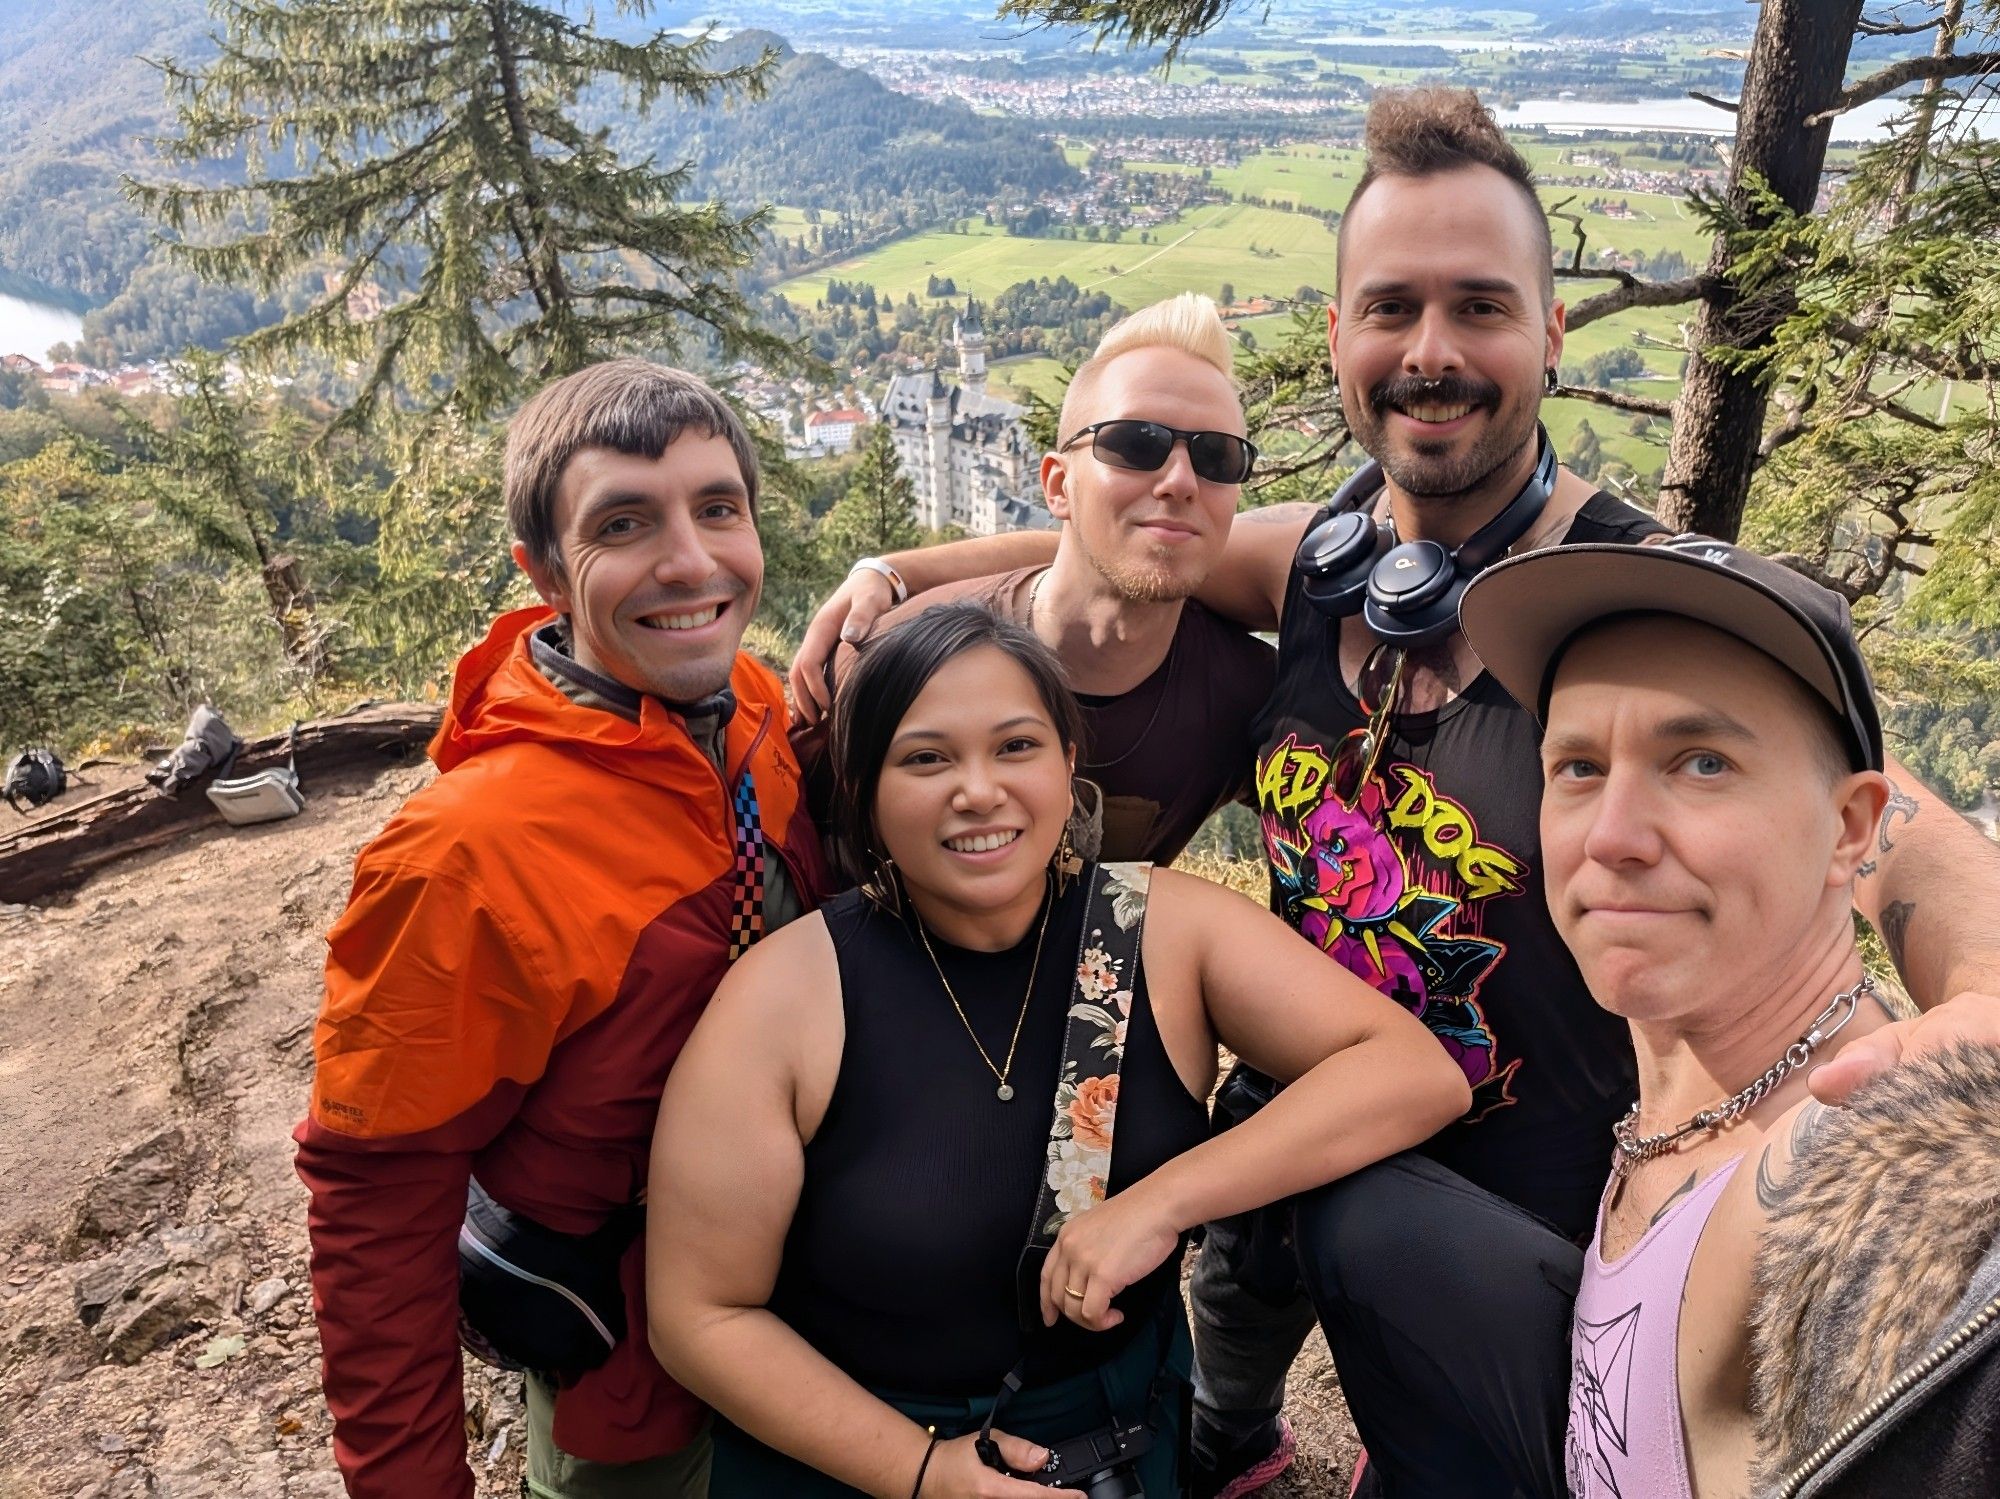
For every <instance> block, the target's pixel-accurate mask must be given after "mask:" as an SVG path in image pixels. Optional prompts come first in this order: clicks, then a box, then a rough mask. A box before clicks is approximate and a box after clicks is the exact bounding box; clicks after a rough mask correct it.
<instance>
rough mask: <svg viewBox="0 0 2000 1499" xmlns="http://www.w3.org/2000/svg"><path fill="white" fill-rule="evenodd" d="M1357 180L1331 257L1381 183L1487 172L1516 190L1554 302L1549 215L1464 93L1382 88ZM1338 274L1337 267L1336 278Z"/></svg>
mask: <svg viewBox="0 0 2000 1499" xmlns="http://www.w3.org/2000/svg"><path fill="white" fill-rule="evenodd" d="M1364 156H1365V160H1364V161H1363V164H1362V169H1361V180H1360V181H1359V182H1357V183H1355V184H1354V191H1353V193H1352V194H1351V195H1350V196H1349V197H1348V199H1347V208H1346V210H1345V211H1344V212H1343V213H1342V214H1341V230H1340V239H1339V246H1340V249H1339V250H1337V251H1336V255H1337V256H1338V254H1340V253H1341V251H1344V249H1345V246H1346V243H1347V215H1348V214H1351V213H1353V212H1354V205H1355V204H1356V203H1359V202H1360V201H1361V195H1362V194H1363V193H1365V192H1367V191H1368V189H1369V187H1370V186H1372V185H1373V184H1374V182H1375V179H1376V178H1378V177H1435V176H1437V175H1438V174H1440V173H1442V172H1456V171H1460V170H1462V169H1463V168H1465V167H1491V168H1492V169H1493V170H1494V171H1496V172H1498V173H1499V174H1500V175H1501V176H1502V177H1505V178H1506V179H1507V180H1508V181H1509V182H1511V183H1513V184H1514V185H1515V186H1516V187H1518V188H1519V189H1520V190H1521V196H1522V197H1523V198H1525V199H1526V200H1527V202H1528V207H1529V209H1530V211H1531V215H1532V217H1533V219H1534V224H1535V229H1536V234H1537V238H1538V239H1539V240H1540V243H1541V251H1542V303H1543V305H1544V306H1547V305H1548V304H1550V303H1552V302H1554V301H1555V297H1556V278H1555V269H1554V267H1555V240H1554V238H1553V237H1552V236H1551V235H1550V233H1549V215H1548V211H1547V210H1546V209H1544V208H1543V207H1542V200H1541V198H1540V196H1539V195H1538V194H1537V193H1536V192H1535V173H1534V170H1533V168H1531V167H1530V166H1529V165H1528V160H1527V158H1526V157H1524V156H1523V155H1522V154H1521V153H1520V152H1519V151H1516V150H1515V149H1514V147H1513V145H1512V143H1511V142H1509V141H1508V139H1507V137H1506V135H1505V134H1503V133H1502V131H1501V129H1500V125H1499V122H1498V121H1496V120H1495V119H1494V118H1493V111H1492V110H1490V109H1488V108H1487V107H1486V106H1485V105H1483V104H1481V103H1480V102H1479V95H1477V94H1475V93H1474V92H1473V91H1472V90H1471V89H1469V88H1442V87H1437V86H1431V87H1425V88H1394V89H1383V90H1381V91H1380V92H1378V93H1377V94H1376V95H1375V99H1374V102H1373V103H1371V104H1370V105H1369V106H1368V124H1367V127H1366V135H1365V139H1364ZM1338 274H1339V267H1338V263H1336V267H1335V275H1336V276H1337V275H1338Z"/></svg>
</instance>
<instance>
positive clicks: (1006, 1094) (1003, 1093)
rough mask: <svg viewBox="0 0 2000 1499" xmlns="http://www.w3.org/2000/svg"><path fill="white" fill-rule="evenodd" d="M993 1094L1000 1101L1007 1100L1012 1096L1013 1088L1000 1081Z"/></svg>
mask: <svg viewBox="0 0 2000 1499" xmlns="http://www.w3.org/2000/svg"><path fill="white" fill-rule="evenodd" d="M993 1096H994V1097H995V1098H997V1099H999V1100H1000V1101H1001V1102H1002V1103H1005V1102H1007V1100H1008V1099H1010V1098H1012V1097H1013V1096H1014V1090H1013V1088H1011V1087H1009V1086H1008V1085H1007V1084H1006V1083H1002V1084H1001V1085H1000V1087H999V1088H998V1090H997V1091H996V1092H995V1093H994V1095H993Z"/></svg>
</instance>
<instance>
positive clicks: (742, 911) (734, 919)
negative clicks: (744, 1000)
mask: <svg viewBox="0 0 2000 1499" xmlns="http://www.w3.org/2000/svg"><path fill="white" fill-rule="evenodd" d="M763 935H764V822H763V819H762V818H761V817H760V816H759V815H758V813H757V788H756V786H755V785H754V784H753V783H752V782H751V780H750V772H749V771H748V770H745V771H744V772H743V778H742V779H741V780H740V781H738V782H737V783H736V893H735V896H734V897H733V899H732V904H731V906H730V911H729V961H730V962H732V963H733V962H735V961H736V960H737V959H738V958H740V957H742V956H743V954H745V953H746V952H748V951H749V950H750V944H751V943H753V942H755V941H756V940H757V939H758V938H759V937H761V936H763Z"/></svg>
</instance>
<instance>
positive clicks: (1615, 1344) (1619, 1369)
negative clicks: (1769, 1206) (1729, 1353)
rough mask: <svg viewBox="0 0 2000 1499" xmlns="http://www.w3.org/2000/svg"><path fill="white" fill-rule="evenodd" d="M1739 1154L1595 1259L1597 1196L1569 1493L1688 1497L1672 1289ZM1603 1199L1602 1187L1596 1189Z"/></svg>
mask: <svg viewBox="0 0 2000 1499" xmlns="http://www.w3.org/2000/svg"><path fill="white" fill-rule="evenodd" d="M1741 1164H1742V1157H1740V1156H1739V1157H1737V1159H1735V1160H1733V1161H1731V1162H1730V1163H1729V1164H1728V1165H1726V1166H1724V1167H1722V1168H1721V1169H1720V1170H1718V1171H1716V1172H1715V1173H1714V1174H1712V1175H1711V1176H1710V1177H1709V1178H1708V1180H1707V1181H1705V1182H1703V1183H1701V1185H1699V1186H1698V1187H1696V1188H1695V1189H1694V1191H1692V1192H1690V1193H1689V1194H1688V1195H1687V1196H1686V1197H1685V1198H1683V1199H1682V1200H1681V1201H1680V1202H1678V1203H1676V1204H1675V1205H1674V1207H1673V1209H1672V1211H1670V1212H1669V1213H1668V1214H1667V1215H1666V1217H1664V1218H1662V1219H1661V1220H1660V1221H1659V1222H1658V1223H1655V1224H1654V1225H1653V1226H1652V1227H1651V1228H1649V1229H1647V1230H1646V1233H1645V1236H1644V1237H1643V1238H1641V1239H1640V1240H1639V1242H1638V1243H1637V1244H1635V1245H1633V1246H1632V1248H1631V1249H1630V1250H1628V1251H1627V1252H1626V1254H1625V1257H1624V1258H1623V1259H1621V1260H1619V1261H1618V1263H1616V1264H1615V1265H1607V1264H1605V1262H1604V1254H1603V1249H1604V1204H1603V1202H1600V1203H1599V1204H1598V1208H1597V1232H1596V1234H1595V1235H1593V1236H1592V1238H1591V1241H1590V1248H1589V1249H1587V1250H1585V1251H1584V1256H1583V1284H1582V1286H1581V1287H1580V1288H1579V1289H1578V1291H1577V1294H1576V1318H1575V1320H1574V1321H1572V1322H1571V1323H1570V1334H1569V1349H1570V1380H1569V1441H1568V1443H1567V1446H1566V1448H1565V1450H1564V1454H1563V1461H1564V1466H1565V1468H1566V1469H1567V1472H1568V1478H1569V1491H1570V1495H1571V1499H1692V1495H1693V1490H1692V1488H1691V1487H1690V1486H1689V1484H1688V1471H1687V1444H1686V1441H1685V1437H1684V1434H1683V1431H1682V1427H1681V1397H1680V1369H1679V1364H1680V1359H1679V1352H1680V1333H1681V1292H1682V1290H1683V1289H1684V1288H1685V1287H1686V1285H1687V1278H1688V1268H1689V1266H1691V1265H1692V1264H1693V1262H1694V1251H1695V1246H1696V1245H1697V1244H1699V1243H1700V1242H1701V1231H1702V1230H1703V1229H1704V1228H1706V1227H1707V1226H1708V1215H1709V1214H1710V1213H1712V1212H1714V1211H1715V1203H1716V1199H1717V1198H1719V1197H1720V1196H1721V1195H1722V1189H1723V1188H1724V1187H1726V1186H1728V1185H1729V1178H1730V1177H1732V1176H1734V1175H1735V1174H1736V1168H1737V1167H1738V1166H1740V1165H1741ZM1604 1195H1605V1199H1606V1200H1609V1198H1610V1195H1611V1193H1610V1191H1609V1189H1608V1188H1607V1189H1606V1191H1605V1194H1604Z"/></svg>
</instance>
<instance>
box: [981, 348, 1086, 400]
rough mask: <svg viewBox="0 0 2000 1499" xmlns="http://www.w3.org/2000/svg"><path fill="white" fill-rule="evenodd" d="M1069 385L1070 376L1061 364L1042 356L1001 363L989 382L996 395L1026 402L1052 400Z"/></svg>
mask: <svg viewBox="0 0 2000 1499" xmlns="http://www.w3.org/2000/svg"><path fill="white" fill-rule="evenodd" d="M1068 383H1069V376H1068V374H1067V373H1066V372H1065V371H1064V369H1063V366H1062V364H1061V363H1060V362H1059V361H1057V360H1054V359H1044V358H1040V357H1032V358H1024V359H1002V360H999V361H997V362H996V363H995V364H994V365H993V366H992V370H991V378H990V380H989V381H988V384H989V385H990V386H991V387H992V388H993V390H994V393H995V394H997V395H1008V396H1012V397H1013V398H1014V399H1015V400H1017V401H1020V402H1023V403H1025V402H1026V401H1027V399H1028V397H1029V396H1031V395H1032V396H1040V397H1042V398H1043V399H1044V400H1049V401H1053V400H1054V399H1056V397H1058V396H1060V395H1061V394H1062V391H1063V387H1064V386H1065V385H1066V384H1068Z"/></svg>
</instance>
